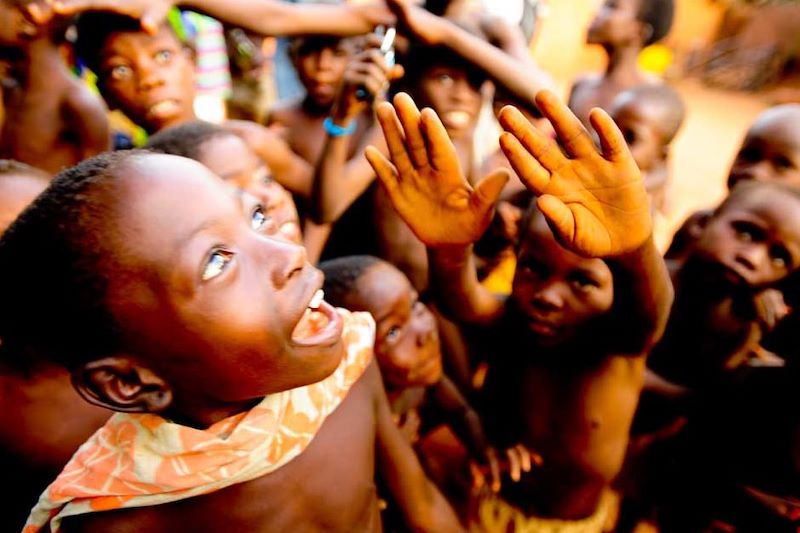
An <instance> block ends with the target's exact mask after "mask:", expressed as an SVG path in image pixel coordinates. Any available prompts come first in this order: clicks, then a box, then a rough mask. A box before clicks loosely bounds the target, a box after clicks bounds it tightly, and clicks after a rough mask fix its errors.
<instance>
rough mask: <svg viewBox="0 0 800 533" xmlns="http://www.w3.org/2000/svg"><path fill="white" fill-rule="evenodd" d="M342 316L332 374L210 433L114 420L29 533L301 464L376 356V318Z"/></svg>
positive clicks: (144, 418)
mask: <svg viewBox="0 0 800 533" xmlns="http://www.w3.org/2000/svg"><path fill="white" fill-rule="evenodd" d="M339 313H340V314H341V315H342V316H343V318H344V331H343V334H342V336H343V340H344V343H345V355H344V357H343V358H342V362H341V364H340V365H339V367H338V368H337V369H336V371H334V373H333V374H331V375H330V376H328V377H327V378H325V379H324V380H322V381H320V382H318V383H314V384H312V385H306V386H303V387H298V388H296V389H292V390H288V391H283V392H279V393H275V394H271V395H269V396H267V397H265V398H264V400H263V401H262V402H261V403H260V404H258V405H257V406H256V407H254V408H253V409H251V410H250V411H248V412H245V413H240V414H238V415H235V416H232V417H230V418H227V419H225V420H221V421H220V422H217V423H216V424H214V425H213V426H211V427H209V428H208V429H205V430H200V429H194V428H190V427H187V426H181V425H179V424H175V423H173V422H170V421H168V420H165V419H164V418H162V417H160V416H157V415H153V414H127V413H117V414H115V415H114V416H112V417H111V419H110V420H109V421H108V422H107V423H106V424H105V426H103V427H102V428H100V429H99V430H98V431H97V432H96V433H95V434H94V435H93V436H92V437H91V438H90V439H89V440H88V441H87V442H86V443H85V444H84V445H83V446H81V448H80V449H79V450H78V451H77V452H76V454H75V455H74V456H73V457H72V459H71V460H70V462H69V463H68V464H67V466H66V467H64V470H63V471H62V472H61V474H60V475H59V476H58V478H57V479H56V480H55V482H53V483H52V484H51V485H50V486H49V487H48V488H47V490H45V492H44V493H43V494H42V496H41V497H40V498H39V502H38V503H37V504H36V506H35V507H34V508H33V510H32V511H31V514H30V516H29V517H28V521H27V523H26V525H25V528H24V530H23V532H24V533H34V532H36V531H40V530H41V529H42V528H43V527H44V526H46V525H47V524H48V523H49V524H50V528H51V531H53V533H55V532H56V531H58V530H59V526H60V522H61V520H62V519H63V518H64V517H67V516H72V515H78V514H85V513H91V512H96V511H107V510H111V509H119V508H125V507H143V506H150V505H158V504H163V503H169V502H174V501H177V500H183V499H186V498H191V497H192V496H197V495H200V494H207V493H209V492H213V491H216V490H219V489H222V488H225V487H228V486H231V485H234V484H237V483H242V482H245V481H249V480H251V479H255V478H257V477H261V476H263V475H266V474H269V473H270V472H273V471H275V470H277V469H279V468H280V467H282V466H283V465H285V464H286V463H288V462H289V461H291V460H292V459H294V458H295V457H297V456H298V455H299V454H301V453H302V452H303V451H304V450H305V449H306V447H307V446H308V445H309V443H310V442H311V441H312V439H313V438H314V436H315V435H316V434H317V432H318V431H319V428H320V426H322V423H323V422H324V421H325V418H326V417H327V416H328V415H330V414H331V413H332V412H333V411H334V410H335V409H336V407H338V405H339V404H340V403H341V402H342V400H343V399H344V398H345V396H346V395H347V392H348V391H349V390H350V387H351V386H352V385H353V383H355V382H356V381H357V380H358V379H359V378H360V377H361V375H362V374H363V372H364V370H365V369H366V367H367V365H368V364H369V362H370V361H371V359H372V347H373V343H374V339H375V323H374V321H373V320H372V317H371V316H370V315H369V314H368V313H350V312H348V311H345V310H343V309H340V310H339Z"/></svg>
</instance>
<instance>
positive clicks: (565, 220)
mask: <svg viewBox="0 0 800 533" xmlns="http://www.w3.org/2000/svg"><path fill="white" fill-rule="evenodd" d="M536 205H537V206H538V207H539V211H541V212H542V214H543V215H544V217H545V219H546V220H547V223H548V225H549V226H550V228H551V229H552V230H553V233H555V234H556V236H558V237H560V239H561V240H562V242H567V243H571V242H573V241H574V239H575V218H574V217H573V215H572V211H570V209H569V207H567V205H566V204H565V203H564V202H562V201H561V200H560V199H558V198H556V197H555V196H551V195H549V194H546V195H544V196H540V197H539V198H538V199H537V200H536Z"/></svg>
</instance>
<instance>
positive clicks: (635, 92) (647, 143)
mask: <svg viewBox="0 0 800 533" xmlns="http://www.w3.org/2000/svg"><path fill="white" fill-rule="evenodd" d="M685 113H686V111H685V107H684V105H683V100H682V99H681V97H680V95H679V94H678V93H677V92H676V91H675V90H673V89H672V88H671V87H669V85H665V84H662V85H640V86H638V87H634V88H633V89H629V90H627V91H625V92H623V93H620V94H619V96H617V97H616V98H615V99H614V102H613V104H612V105H611V109H610V110H609V114H610V115H611V118H613V119H614V122H616V123H617V126H618V127H619V129H620V131H622V135H623V136H625V141H626V142H627V143H628V148H630V151H631V155H632V156H633V159H634V160H635V161H636V165H637V166H638V167H639V170H641V171H642V173H643V174H644V186H645V188H646V189H647V193H648V194H649V195H650V199H651V204H652V207H653V210H654V212H660V213H663V212H664V208H665V201H666V192H667V191H666V189H667V184H668V182H669V165H668V159H669V146H670V144H671V143H672V141H673V139H674V138H675V135H676V134H677V133H678V130H679V129H680V127H681V125H682V124H683V118H684V116H685Z"/></svg>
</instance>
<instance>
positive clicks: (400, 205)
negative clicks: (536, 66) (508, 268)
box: [366, 91, 672, 531]
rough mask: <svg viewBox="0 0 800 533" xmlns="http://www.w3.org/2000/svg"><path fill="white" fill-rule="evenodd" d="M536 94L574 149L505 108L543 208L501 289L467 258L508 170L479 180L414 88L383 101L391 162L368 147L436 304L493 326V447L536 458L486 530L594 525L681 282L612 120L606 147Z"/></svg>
mask: <svg viewBox="0 0 800 533" xmlns="http://www.w3.org/2000/svg"><path fill="white" fill-rule="evenodd" d="M536 104H537V106H538V107H539V109H541V110H542V112H543V114H544V115H545V116H546V117H547V118H548V119H549V120H550V121H551V122H552V123H553V126H554V128H555V130H556V132H557V133H558V137H559V139H561V140H562V141H563V144H564V149H565V150H566V156H565V155H564V154H562V152H561V150H560V148H559V146H558V145H556V143H555V142H553V141H552V139H550V138H548V137H547V136H545V135H544V134H543V133H541V132H539V131H537V130H536V129H535V128H533V127H532V126H531V125H530V123H529V122H528V121H527V119H525V117H524V116H523V115H522V114H521V113H519V112H517V111H516V110H514V109H513V108H505V109H504V110H503V112H502V113H501V115H500V121H501V124H502V125H503V127H504V128H505V129H506V131H507V132H508V133H505V134H504V135H503V137H501V146H502V147H503V151H504V152H505V153H506V155H507V156H508V159H509V162H510V163H511V165H512V166H513V167H514V170H515V171H516V172H517V174H518V175H519V176H520V178H521V179H522V180H523V182H524V183H525V184H526V185H527V186H528V187H530V188H531V190H532V191H533V192H534V194H536V195H537V196H538V200H537V206H538V208H539V209H540V210H541V213H542V214H538V213H536V212H534V213H533V214H531V216H530V217H529V218H528V221H527V223H526V225H525V226H524V232H523V235H522V237H521V244H520V250H519V256H518V266H517V271H516V277H515V281H514V288H513V292H512V295H511V297H510V298H508V299H507V300H503V299H500V298H497V297H496V296H495V295H493V294H491V293H489V292H488V291H486V289H484V288H483V287H482V286H481V285H480V284H479V283H478V281H477V279H476V276H475V270H474V268H473V266H472V263H471V254H470V247H471V244H472V243H473V242H475V241H476V240H477V239H478V237H480V235H481V234H482V233H483V232H484V230H485V229H486V226H487V225H488V223H489V219H490V215H491V211H492V207H493V205H494V203H495V201H496V199H497V198H498V196H499V194H500V192H501V190H502V188H503V186H504V184H505V181H506V180H507V175H506V174H505V171H498V172H495V173H494V174H491V175H490V176H488V177H487V178H485V179H484V180H482V181H481V182H479V183H478V184H477V185H476V186H475V188H474V189H473V188H472V187H471V186H470V185H469V184H468V183H467V181H466V180H465V179H464V177H463V174H462V173H461V171H460V169H459V166H458V159H457V156H456V153H455V150H454V148H453V146H452V143H450V142H449V140H448V137H447V132H446V130H445V129H444V127H443V126H442V123H441V122H440V121H439V120H438V119H437V118H436V116H435V114H434V113H433V112H431V111H429V110H423V112H422V113H421V114H420V113H419V112H418V111H417V109H416V107H415V106H414V105H413V102H412V101H411V100H410V99H409V98H408V97H407V96H405V95H398V96H397V97H396V98H395V108H396V109H397V111H395V110H394V109H392V107H391V106H389V105H388V104H387V105H381V106H380V107H379V108H378V119H379V121H380V123H381V126H382V127H383V129H384V132H385V134H386V142H387V144H388V146H389V149H390V153H391V158H392V162H393V164H392V163H390V162H389V161H388V160H387V159H386V158H385V157H384V156H382V155H381V154H380V152H379V151H377V150H376V149H374V148H369V149H368V150H367V153H366V155H367V158H368V159H369V161H370V163H371V164H372V166H373V167H374V168H375V172H376V173H377V174H378V177H379V179H380V180H381V183H382V184H383V185H384V187H385V189H386V191H387V193H388V194H389V196H390V198H391V199H392V203H393V204H394V206H395V207H396V209H397V211H398V212H399V213H400V215H401V216H402V217H403V219H404V220H405V221H406V222H407V223H408V224H409V226H410V227H411V228H412V229H413V231H414V233H415V235H417V236H418V237H419V238H420V239H421V240H422V241H423V242H425V244H426V245H427V246H428V250H429V254H430V258H431V278H432V284H431V286H432V288H434V290H436V291H437V295H438V296H439V299H440V301H441V303H442V304H443V305H444V306H445V308H446V309H448V310H449V311H450V312H451V313H452V314H453V315H454V316H457V317H458V318H459V319H461V320H463V321H467V322H469V323H471V324H475V325H482V326H485V327H486V329H485V330H482V331H483V333H484V334H483V335H482V344H483V345H484V346H487V347H488V349H490V350H491V353H492V354H493V355H494V356H495V357H494V358H493V359H492V363H491V365H490V368H489V374H488V375H487V378H486V385H485V393H486V400H487V410H486V412H487V413H492V415H493V416H491V417H490V418H487V419H486V420H487V423H493V426H494V428H493V429H494V431H493V434H490V437H493V443H494V444H497V443H498V442H511V441H513V440H515V439H519V441H520V442H522V444H524V445H525V446H527V447H528V448H530V449H533V450H536V451H537V452H539V453H541V456H542V460H543V464H542V467H541V468H540V469H539V470H538V471H537V473H536V475H534V476H530V477H526V478H523V479H522V480H521V481H520V482H519V483H518V484H516V485H515V486H513V487H512V486H509V487H504V488H503V490H502V492H501V493H500V497H495V496H492V495H488V496H487V497H485V498H483V499H482V500H481V501H480V502H479V505H478V510H477V517H476V521H477V522H478V523H479V524H480V525H481V526H482V527H484V528H485V529H486V530H488V531H505V530H511V529H513V530H515V531H522V530H526V529H528V530H530V529H534V528H544V527H554V526H555V525H559V527H564V526H565V524H564V521H569V522H571V523H573V524H571V525H573V526H576V527H584V529H583V530H585V531H601V530H602V527H603V522H604V521H605V519H606V513H607V508H606V507H607V505H606V504H605V497H604V493H605V492H606V490H607V489H608V487H609V484H610V483H611V481H612V480H613V479H614V478H615V477H616V475H617V473H618V472H619V470H620V468H621V466H622V460H623V456H624V453H625V448H626V445H627V442H628V432H629V429H630V424H631V420H632V418H633V413H634V410H635V409H636V405H637V402H638V398H639V393H640V390H641V387H642V382H643V378H644V369H645V363H644V359H645V355H646V354H647V352H648V351H649V349H650V347H651V346H652V345H653V344H654V343H655V342H656V341H657V340H658V338H659V336H660V334H661V331H662V329H663V325H664V322H665V320H666V317H667V313H668V309H669V305H670V301H671V294H672V293H671V287H670V284H669V278H668V276H667V274H666V268H665V266H664V263H663V260H662V259H661V258H660V256H659V254H658V252H657V250H656V249H655V246H654V244H653V241H652V236H651V223H650V214H649V206H648V203H647V195H646V192H645V190H644V185H643V180H642V178H641V174H640V173H639V171H638V169H637V168H636V164H635V163H634V162H633V158H632V157H631V155H630V152H629V151H628V149H627V147H626V145H625V141H624V139H623V137H622V135H621V134H620V132H619V130H618V129H617V128H616V127H615V126H614V123H613V121H612V120H611V119H610V118H609V117H608V115H606V114H605V113H604V112H602V111H600V110H598V111H595V112H593V113H592V124H593V126H594V128H595V130H596V131H597V133H598V135H599V138H600V140H601V144H602V147H603V152H602V154H598V153H597V149H596V148H595V147H594V144H593V142H592V138H591V136H590V135H589V133H588V132H587V131H586V130H585V129H584V128H583V127H582V126H581V124H580V121H579V120H578V119H577V118H576V117H575V116H574V115H572V114H571V113H570V112H569V110H568V109H567V108H566V107H565V106H564V105H562V104H561V103H559V102H558V101H557V99H556V97H555V95H553V94H552V93H549V92H547V91H543V92H542V93H540V94H539V96H537V99H536ZM423 147H424V148H423ZM432 217H433V218H434V219H435V220H436V224H431V223H430V220H431V218H432ZM549 228H552V232H551V230H550V229H549ZM556 239H558V242H557V241H556ZM559 242H561V243H564V246H567V248H564V247H562V246H561V245H560V244H559ZM592 257H594V258H592ZM600 258H603V259H600ZM612 272H613V277H612ZM473 329H474V328H473ZM475 334H476V335H478V331H477V330H475ZM567 525H570V524H567Z"/></svg>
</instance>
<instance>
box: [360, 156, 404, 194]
mask: <svg viewBox="0 0 800 533" xmlns="http://www.w3.org/2000/svg"><path fill="white" fill-rule="evenodd" d="M364 156H365V157H366V158H367V162H369V164H370V166H371V167H372V169H373V170H374V171H375V175H376V176H378V180H379V181H380V182H381V184H382V185H383V187H384V188H385V189H386V193H387V194H388V195H389V198H390V199H391V200H392V202H393V203H394V201H395V198H397V197H399V194H400V191H399V188H400V185H399V179H400V177H399V175H398V172H397V168H396V167H395V166H394V165H393V164H392V163H391V162H390V161H389V160H388V159H386V156H384V155H383V154H382V153H381V152H380V150H378V149H377V148H375V147H374V146H367V148H366V149H365V150H364Z"/></svg>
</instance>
